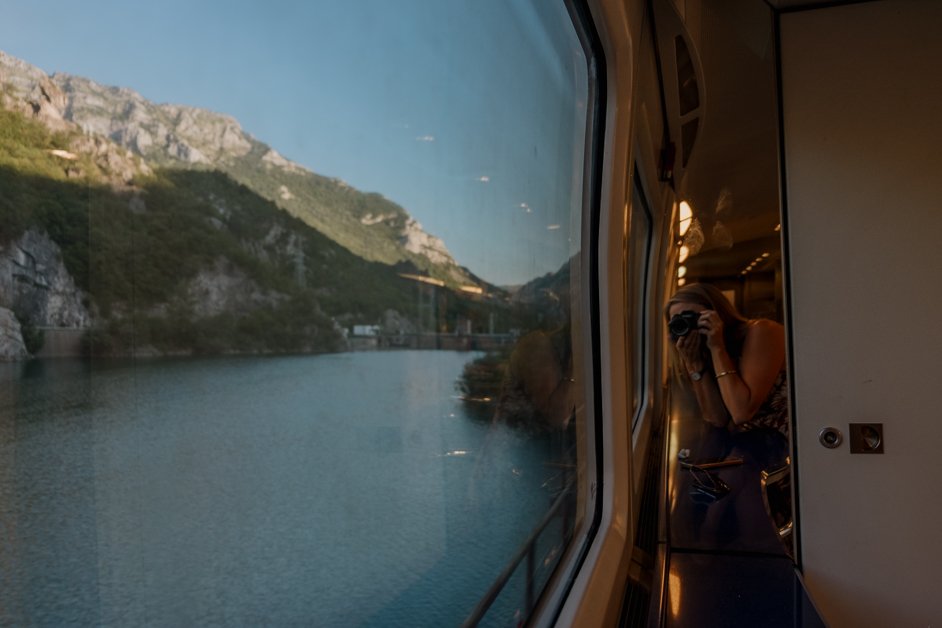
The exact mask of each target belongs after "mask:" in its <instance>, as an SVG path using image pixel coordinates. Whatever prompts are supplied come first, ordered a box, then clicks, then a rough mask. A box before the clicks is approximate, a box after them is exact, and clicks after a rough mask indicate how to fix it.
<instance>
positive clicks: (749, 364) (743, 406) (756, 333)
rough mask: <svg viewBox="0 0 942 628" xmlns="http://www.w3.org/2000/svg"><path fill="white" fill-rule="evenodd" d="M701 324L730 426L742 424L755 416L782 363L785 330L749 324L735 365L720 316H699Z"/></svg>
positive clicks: (763, 323) (771, 324) (768, 324)
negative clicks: (729, 419)
mask: <svg viewBox="0 0 942 628" xmlns="http://www.w3.org/2000/svg"><path fill="white" fill-rule="evenodd" d="M704 313H705V314H706V312H704ZM700 321H701V323H700V326H701V328H702V329H703V330H704V331H701V333H702V334H704V335H705V336H706V338H707V346H708V347H709V348H710V354H711V356H712V358H713V369H714V370H715V371H716V375H717V380H716V383H717V386H718V388H719V391H720V395H721V396H722V398H723V403H724V404H725V405H726V408H727V409H728V410H729V414H730V416H731V417H732V419H733V423H735V424H736V425H742V424H743V423H746V422H748V421H750V420H751V419H752V417H753V416H755V413H756V411H757V410H758V409H759V407H760V406H762V403H763V402H764V401H765V399H766V397H768V396H769V392H770V391H771V390H772V386H773V385H774V384H775V379H776V378H777V377H778V374H779V371H781V370H782V367H783V366H784V364H785V328H784V327H782V326H781V325H779V324H778V323H775V322H773V321H769V320H757V321H754V322H753V323H751V324H750V325H749V327H748V329H747V331H746V338H745V341H744V342H743V348H742V356H741V357H740V358H739V364H736V362H735V361H734V360H733V359H732V358H731V357H730V355H729V353H727V351H726V345H725V343H724V342H723V335H722V334H723V326H722V322H719V317H718V316H717V315H716V314H715V313H712V316H710V315H707V316H701V317H700ZM717 323H718V324H717ZM724 373H726V375H724Z"/></svg>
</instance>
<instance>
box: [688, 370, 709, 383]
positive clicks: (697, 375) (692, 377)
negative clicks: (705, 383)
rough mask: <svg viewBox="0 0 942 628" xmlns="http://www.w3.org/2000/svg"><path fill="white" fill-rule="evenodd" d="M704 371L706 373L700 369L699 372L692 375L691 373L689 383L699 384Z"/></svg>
mask: <svg viewBox="0 0 942 628" xmlns="http://www.w3.org/2000/svg"><path fill="white" fill-rule="evenodd" d="M704 371H706V369H700V370H699V371H694V372H693V373H691V374H690V381H693V382H699V381H700V380H701V379H703V372H704Z"/></svg>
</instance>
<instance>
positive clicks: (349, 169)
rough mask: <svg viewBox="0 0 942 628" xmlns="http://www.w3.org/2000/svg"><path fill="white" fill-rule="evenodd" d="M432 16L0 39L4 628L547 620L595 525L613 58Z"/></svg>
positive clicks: (438, 6) (513, 9)
mask: <svg viewBox="0 0 942 628" xmlns="http://www.w3.org/2000/svg"><path fill="white" fill-rule="evenodd" d="M412 9H414V11H413V12H412V13H410V12H409V11H410V10H412ZM412 9H410V8H409V7H408V6H404V5H402V4H401V3H388V2H378V1H377V2H357V3H308V2H295V3H293V4H292V6H291V7H281V8H279V10H278V11H274V10H271V9H267V8H265V7H264V5H253V6H239V7H231V6H230V5H229V4H225V5H224V4H223V3H198V5H195V6H191V4H189V3H186V4H184V2H183V1H182V0H170V1H168V3H164V4H162V5H161V8H160V11H152V12H150V13H148V15H147V19H141V15H140V14H139V8H137V7H135V8H134V9H132V8H130V7H125V8H117V9H115V11H113V12H112V13H111V14H109V16H108V18H107V19H104V18H102V17H101V16H100V15H91V14H89V15H83V14H78V15H70V20H68V24H66V23H65V22H63V21H61V20H49V19H47V17H48V15H47V14H46V13H44V12H43V10H42V9H40V8H38V7H32V6H28V8H23V9H22V10H21V11H20V13H19V14H18V20H17V21H16V23H15V24H14V23H12V21H6V22H4V23H3V24H0V41H2V42H4V44H3V45H4V46H5V48H4V49H3V52H2V53H0V80H2V81H3V85H2V86H0V88H2V90H0V93H2V100H0V128H2V129H3V130H4V131H3V134H2V137H0V181H2V189H3V195H4V198H3V199H2V201H3V202H2V203H0V287H2V291H0V322H2V324H3V329H4V334H5V335H4V338H5V339H6V338H7V337H9V340H10V342H9V343H5V344H4V345H3V347H2V349H0V350H2V351H3V356H2V357H3V358H4V359H6V360H10V362H9V363H6V364H4V365H0V381H2V384H0V529H2V530H4V531H5V533H4V545H3V550H2V551H0V574H2V580H3V582H4V586H3V587H2V592H0V600H2V603H0V623H2V624H11V625H19V624H28V623H32V622H36V621H39V622H40V623H50V624H56V625H66V624H82V625H100V624H105V625H137V624H146V623H157V624H167V625H195V624H259V623H270V624H275V625H294V624H299V625H300V624H303V625H307V624H317V625H457V624H460V623H461V622H462V621H464V620H465V619H467V618H468V617H472V616H474V617H477V616H476V615H473V614H474V613H476V612H477V613H480V616H481V618H482V621H483V623H484V624H485V625H487V624H494V625H506V624H510V623H514V624H516V623H520V622H523V621H525V619H526V616H527V615H528V614H529V612H530V610H531V609H532V607H533V604H534V603H535V600H536V598H537V597H538V596H539V594H540V592H541V589H542V588H543V586H545V583H546V582H547V581H548V579H549V577H550V575H551V573H552V572H553V570H554V569H555V567H556V566H557V565H558V564H559V562H560V560H561V559H562V557H563V556H564V554H565V552H566V550H567V546H568V544H569V542H570V541H571V540H572V539H573V538H574V536H575V535H576V533H577V530H578V529H579V526H580V524H581V521H582V512H583V511H584V510H585V508H586V503H587V500H588V497H587V494H586V489H585V484H586V481H585V474H584V472H585V469H584V467H585V461H586V456H585V450H584V447H585V442H584V440H583V439H582V437H581V434H583V433H584V430H583V427H582V426H583V422H584V420H585V417H584V416H583V415H582V412H583V405H584V404H583V396H584V390H583V387H584V385H585V382H584V381H583V379H582V378H581V377H580V373H581V370H580V369H581V367H582V365H584V364H585V363H586V362H587V356H584V355H582V350H583V347H585V346H587V345H588V344H589V343H587V342H586V341H585V339H584V338H583V334H584V333H585V332H584V329H585V323H584V321H582V320H580V317H579V316H578V313H579V312H580V311H582V308H581V305H580V299H581V298H582V295H583V294H584V293H585V292H586V291H585V290H583V289H581V287H580V285H579V277H580V276H581V268H582V265H581V259H582V258H581V256H582V250H581V241H582V233H581V231H580V225H581V211H582V207H581V199H582V198H583V189H582V188H583V179H582V177H583V173H582V169H583V155H584V154H585V146H584V145H585V141H586V137H585V129H586V128H587V122H588V121H587V113H586V112H587V108H588V98H589V85H588V73H587V70H586V67H587V61H586V57H585V54H584V52H583V49H582V46H581V44H580V42H579V38H578V37H577V34H576V31H575V29H574V27H573V24H572V22H571V20H570V17H569V15H568V13H567V11H566V9H565V6H564V5H563V4H562V3H559V4H558V5H557V4H556V3H547V2H542V1H540V2H538V1H535V0H533V1H527V0H520V1H517V2H512V3H506V4H501V5H500V7H499V9H500V10H498V11H481V10H480V9H479V7H478V6H477V5H475V4H474V3H464V4H462V3H430V4H429V3H426V4H425V5H423V7H422V8H421V9H417V8H416V7H413V8H412ZM183 11H186V15H188V16H189V19H187V20H184V21H181V20H178V19H177V17H176V16H179V15H181V14H182V12H183ZM206 24H212V25H213V28H212V29H206V28H205V25H206ZM325 25H329V27H327V26H325ZM167 32H174V33H176V34H177V35H178V36H176V37H174V38H167V37H165V33H167ZM122 33H134V41H133V42H128V45H126V46H122V47H121V49H122V54H121V55H119V56H117V57H115V56H112V57H109V58H108V59H104V58H102V57H99V56H97V55H96V54H95V50H94V49H92V47H89V46H88V45H87V42H88V41H90V40H102V41H115V40H114V38H118V40H120V39H121V38H122V37H125V36H124V35H122ZM40 42H42V44H41V45H40ZM167 67H173V68H177V69H178V70H179V71H175V72H173V73H172V74H168V73H167V72H166V68H167ZM111 85H114V86H115V87H111ZM166 103H178V104H166ZM7 332H9V333H7ZM515 557H516V558H517V559H518V560H514V559H515ZM63 600H68V603H67V604H64V603H62V601H63Z"/></svg>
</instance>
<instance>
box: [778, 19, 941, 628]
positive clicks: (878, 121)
mask: <svg viewBox="0 0 942 628" xmlns="http://www.w3.org/2000/svg"><path fill="white" fill-rule="evenodd" d="M940 24H942V5H940V4H939V3H937V2H932V1H929V0H901V1H892V2H890V1H881V2H867V3H859V4H848V5H844V6H836V7H830V8H823V9H817V10H813V11H799V12H794V13H784V14H782V15H781V17H780V26H781V31H780V32H781V64H782V98H783V123H784V160H785V182H784V183H785V198H786V218H787V242H788V244H789V250H788V258H789V260H790V265H789V271H790V272H789V274H790V315H791V325H790V327H791V335H792V342H793V356H792V358H793V366H794V377H795V379H794V389H795V400H796V406H795V408H794V412H795V416H796V421H797V439H796V442H795V447H796V458H797V470H798V482H797V484H798V499H799V507H800V509H799V513H798V514H799V520H798V524H799V527H798V530H799V534H800V549H801V567H802V570H803V573H804V578H805V582H806V584H807V586H808V588H809V590H810V592H811V594H812V596H813V597H814V599H815V601H816V603H817V604H818V605H819V607H820V609H821V611H822V614H823V615H824V617H825V618H826V620H827V621H828V622H829V623H830V624H831V625H834V626H890V625H895V626H902V625H908V626H925V625H936V624H938V623H940V622H942V603H940V601H939V596H938V585H939V577H938V566H939V563H940V562H942V544H940V542H939V536H938V526H939V521H940V520H942V504H940V502H939V500H938V499H937V496H938V492H939V491H938V488H937V486H936V480H937V478H939V477H940V475H942V462H940V461H942V458H940V457H939V455H938V443H939V442H940V441H942V422H940V421H939V409H938V406H939V398H938V394H937V391H938V388H939V386H938V381H937V380H938V373H939V369H938V356H939V355H942V334H940V333H939V332H938V328H937V327H938V326H937V324H936V322H935V320H936V319H937V318H938V313H939V312H942V291H940V290H939V289H938V287H937V286H936V285H935V284H934V281H935V279H936V278H937V277H938V276H939V274H940V271H942V255H940V252H939V234H940V233H942V210H940V208H939V190H938V181H939V174H938V173H939V169H940V166H942V159H940V156H939V138H942V113H940V112H942V87H940V84H939V82H938V69H939V68H940V67H942V39H940V38H939V35H938V27H939V25H940ZM851 423H881V424H883V429H884V435H883V445H884V453H882V454H852V453H851V450H850V447H849V442H848V440H849V439H848V436H849V434H848V432H849V428H850V424H851ZM828 426H831V427H835V428H837V429H838V430H840V431H841V432H842V433H843V435H844V443H843V444H842V445H841V446H840V447H837V448H835V449H826V448H824V447H823V446H822V445H821V444H820V443H819V442H818V435H819V431H820V430H821V429H822V428H824V427H828Z"/></svg>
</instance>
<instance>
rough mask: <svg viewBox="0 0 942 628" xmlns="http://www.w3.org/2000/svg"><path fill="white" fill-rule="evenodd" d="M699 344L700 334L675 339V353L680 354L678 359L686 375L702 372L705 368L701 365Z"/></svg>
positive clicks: (701, 353) (701, 358) (701, 357)
mask: <svg viewBox="0 0 942 628" xmlns="http://www.w3.org/2000/svg"><path fill="white" fill-rule="evenodd" d="M701 344H702V342H701V340H700V334H687V335H686V336H681V337H680V338H678V339H677V351H678V352H680V359H681V360H682V361H683V363H684V368H685V369H686V370H687V372H688V373H693V372H694V371H697V372H699V371H702V370H703V369H704V368H705V366H706V365H705V364H704V363H703V352H702V351H701V350H700V345H701Z"/></svg>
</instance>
